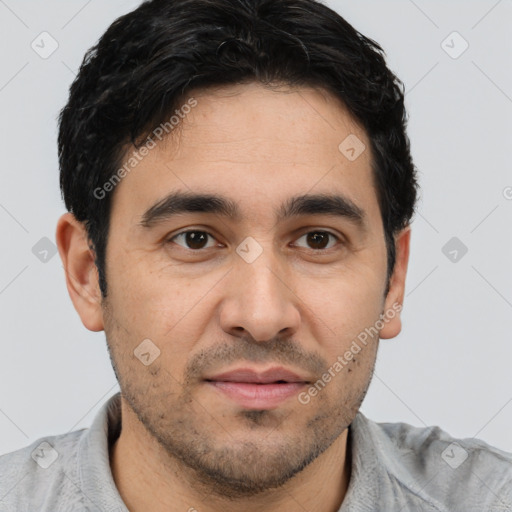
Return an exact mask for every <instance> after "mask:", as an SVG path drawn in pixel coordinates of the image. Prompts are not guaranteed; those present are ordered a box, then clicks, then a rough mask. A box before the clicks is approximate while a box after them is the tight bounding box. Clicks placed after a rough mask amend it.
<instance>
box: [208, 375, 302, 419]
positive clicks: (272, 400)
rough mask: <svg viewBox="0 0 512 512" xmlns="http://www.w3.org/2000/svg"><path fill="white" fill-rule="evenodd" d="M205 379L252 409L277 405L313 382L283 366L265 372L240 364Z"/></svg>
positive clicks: (243, 405) (217, 389) (227, 395)
mask: <svg viewBox="0 0 512 512" xmlns="http://www.w3.org/2000/svg"><path fill="white" fill-rule="evenodd" d="M204 381H205V383H206V384H207V385H209V386H210V387H212V388H213V389H215V390H216V391H218V392H220V393H221V395H223V396H224V397H225V398H228V399H229V400H231V401H234V402H236V403H238V405H240V406H242V407H243V408H244V409H252V410H255V409H258V410H265V409H275V408H277V407H279V405H281V404H282V403H283V402H284V401H285V400H287V399H289V398H291V397H292V396H294V395H296V394H297V393H298V392H299V391H300V390H301V389H302V388H303V387H304V386H307V385H308V384H310V381H309V380H308V379H307V378H306V377H302V376H300V375H298V374H296V373H294V372H292V371H290V370H287V369H285V368H281V367H274V368H270V369H268V370H266V371H263V372H258V371H256V370H253V369H251V368H239V369H236V370H232V371H229V372H225V373H221V374H218V375H214V376H211V377H208V378H206V379H204Z"/></svg>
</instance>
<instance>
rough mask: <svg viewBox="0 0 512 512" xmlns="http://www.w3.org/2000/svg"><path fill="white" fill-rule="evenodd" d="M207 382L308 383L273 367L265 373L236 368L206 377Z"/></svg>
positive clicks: (286, 371) (295, 375)
mask: <svg viewBox="0 0 512 512" xmlns="http://www.w3.org/2000/svg"><path fill="white" fill-rule="evenodd" d="M205 380H208V381H224V382H248V383H256V384H269V383H272V382H278V381H284V382H308V380H307V379H305V378H304V377H301V376H299V375H297V374H296V373H293V372H292V371H290V370H287V369H286V368H282V367H273V368H269V369H268V370H265V371H263V372H262V371H257V370H253V369H252V368H237V369H235V370H231V371H229V372H224V373H219V374H217V375H214V376H212V377H208V378H206V379H205Z"/></svg>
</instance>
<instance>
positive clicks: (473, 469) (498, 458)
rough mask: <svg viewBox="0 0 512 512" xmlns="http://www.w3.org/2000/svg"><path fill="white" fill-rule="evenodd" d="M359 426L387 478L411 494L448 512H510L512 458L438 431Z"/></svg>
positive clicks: (403, 425)
mask: <svg viewBox="0 0 512 512" xmlns="http://www.w3.org/2000/svg"><path fill="white" fill-rule="evenodd" d="M364 422H365V423H366V426H367V428H368V429H369V430H370V431H372V433H373V437H374V438H375V440H376V441H377V443H379V444H380V449H379V452H380V456H381V457H382V461H383V463H384V464H385V465H386V468H387V469H388V471H389V473H390V474H392V475H393V476H394V477H395V478H397V479H398V480H400V482H401V484H402V485H403V486H404V487H406V488H407V489H409V490H410V491H411V492H412V493H415V494H419V495H423V496H425V497H426V498H427V499H431V500H432V502H435V503H441V504H442V505H444V506H445V507H446V508H447V509H448V510H450V511H457V510H461V511H462V510H464V511H465V512H467V511H469V510H475V511H476V510H486V511H505V510H512V453H509V452H505V451H503V450H500V449H499V448H496V447H493V446H491V445H489V444H487V443H486V442H484V441H482V440H480V439H476V438H464V439H458V438H455V437H453V436H451V435H450V434H449V433H448V432H446V431H445V430H443V429H441V428H440V427H438V426H430V427H414V426H412V425H409V424H407V423H376V422H372V421H371V420H369V419H367V418H364Z"/></svg>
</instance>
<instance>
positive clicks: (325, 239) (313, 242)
mask: <svg viewBox="0 0 512 512" xmlns="http://www.w3.org/2000/svg"><path fill="white" fill-rule="evenodd" d="M304 237H306V243H307V245H308V248H309V249H314V250H318V251H322V250H325V249H330V248H331V247H332V245H331V246H330V247H327V245H328V244H329V242H330V238H332V239H334V240H335V241H336V240H339V239H338V237H336V236H335V235H333V234H332V233H330V232H328V231H310V232H309V233H306V234H305V235H302V236H301V237H300V238H304ZM300 238H299V240H300Z"/></svg>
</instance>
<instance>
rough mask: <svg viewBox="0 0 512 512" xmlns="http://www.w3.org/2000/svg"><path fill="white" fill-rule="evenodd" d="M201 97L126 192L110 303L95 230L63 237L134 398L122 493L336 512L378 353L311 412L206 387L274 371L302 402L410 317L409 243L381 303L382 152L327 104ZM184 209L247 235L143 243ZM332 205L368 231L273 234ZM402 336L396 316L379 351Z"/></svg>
mask: <svg viewBox="0 0 512 512" xmlns="http://www.w3.org/2000/svg"><path fill="white" fill-rule="evenodd" d="M191 96H193V97H194V98H195V99H196V100H197V106H196V107H194V108H193V109H192V111H191V112H190V113H189V114H188V115H187V116H186V118H185V119H184V120H183V121H182V124H181V126H180V129H179V130H176V131H175V132H173V133H172V134H171V135H172V136H170V137H169V138H168V140H167V141H166V143H165V144H164V143H158V144H157V146H156V147H155V148H154V149H152V150H151V151H150V152H149V154H148V155H147V156H145V157H144V159H143V160H142V161H141V162H140V163H139V164H138V165H137V167H136V168H135V169H134V170H133V171H132V172H131V173H130V174H128V175H127V176H126V177H125V178H124V179H123V180H122V181H121V182H120V183H119V185H117V187H116V189H115V195H114V198H113V205H112V213H111V223H110V231H109V238H108V246H107V259H106V276H107V285H108V297H107V299H106V300H104V301H102V300H101V295H100V291H99V285H98V274H97V271H96V268H95V266H94V259H93V255H92V253H91V251H90V249H89V248H88V246H87V243H86V237H85V230H84V227H83V226H82V225H81V224H80V223H78V222H77V221H76V220H75V219H74V218H73V216H72V215H71V214H69V213H68V214H65V215H63V216H62V217H61V219H60V220H59V224H58V227H57V242H58V246H59V252H60V255H61V258H62V260H63V263H64V268H65V269H66V278H67V285H68V290H69V293H70V296H71V298H72V300H73V303H74V305H75V308H76V309H77V311H78V313H79V315H80V317H81V319H82V322H83V323H84V325H85V326H86V327H87V328H88V329H90V330H92V331H99V330H105V333H106V337H107V341H108V346H109V351H110V354H111V359H112V362H113V364H114V368H115V371H116V375H117V377H118V379H119V384H120V388H121V392H122V432H121V435H120V438H119V440H118V441H117V443H116V444H115V446H114V448H113V450H112V452H111V467H112V472H113V476H114V479H115V482H116V485H117V487H118V489H119V492H120V494H121V496H122V498H123V500H124V501H125V503H126V504H127V506H128V507H129V509H130V510H131V511H139V510H140V511H142V510H148V507H149V506H150V505H151V506H150V508H151V510H153V511H157V512H158V511H160V510H162V511H163V510H166V511H174V510H188V509H189V508H190V507H194V508H195V509H197V510H198V511H201V512H203V511H220V510H222V511H223V512H226V511H231V510H233V511H234V510H237V511H238V510H245V511H253V510H254V511H256V510H273V511H296V510H301V509H302V508H301V507H304V509H306V510H309V511H320V510H321V511H329V510H332V511H336V510H338V508H339V506H340V505H341V502H342V501H343V497H344V495H345V493H346V489H347V486H348V483H349V479H350V458H349V454H350V445H349V444H348V445H347V433H348V430H347V427H348V426H349V425H350V423H351V422H352V420H353V419H354V417H355V415H356V413H357V411H358V409H359V406H360V404H361V402H362V400H363V398H364V396H365V393H366V391H367V389H368V386H369V383H370V380H371V375H372V371H373V367H374V364H375V358H376V352H377V347H378V337H375V338H374V339H371V338H369V341H368V344H367V345H366V346H364V347H363V348H362V350H361V351H360V352H359V353H358V354H357V355H355V356H354V358H353V359H352V360H351V361H349V362H348V364H347V365H346V366H344V367H343V369H342V370H341V371H339V372H338V373H336V376H335V377H333V378H332V379H331V381H330V382H329V383H328V384H327V385H326V386H325V388H323V389H322V390H321V391H319V392H318V394H317V395H316V396H314V397H312V398H311V400H310V402H309V403H308V404H306V405H304V404H302V403H300V401H299V400H298V392H297V393H295V394H294V395H293V396H291V397H289V398H287V399H286V400H284V401H282V402H281V403H279V404H278V405H276V406H272V407H267V408H263V409H261V408H260V409H257V408H256V409H255V408H251V407H248V406H244V405H240V403H238V402H237V401H235V400H233V399H231V398H230V397H228V396H226V394H225V393H223V392H222V391H219V390H218V389H217V388H216V387H215V386H212V385H211V384H210V383H208V382H206V381H205V380H204V379H206V378H207V377H211V376H213V375H215V374H219V373H221V372H225V371H229V370H232V369H236V368H252V369H254V370H255V371H264V370H266V369H268V368H271V367H276V366H279V367H284V368H287V369H289V370H291V371H293V372H295V373H296V374H298V375H299V376H301V377H302V378H303V380H306V381H308V382H309V384H303V387H302V388H301V389H300V391H304V390H306V391H307V389H308V388H309V387H310V386H311V385H312V383H315V382H316V381H317V380H318V379H320V378H321V377H322V374H323V373H325V372H326V371H327V369H328V368H329V367H332V365H333V364H334V363H335V362H336V360H337V358H338V356H340V355H343V354H344V353H345V352H346V351H347V350H349V349H350V346H351V343H352V341H353V340H355V339H356V338H357V336H358V334H359V333H361V332H362V331H364V329H365V328H367V327H371V326H374V324H375V323H376V322H377V321H378V320H379V315H381V314H383V313H385V312H386V311H388V310H391V309H393V304H395V305H396V304H402V303H403V295H404V282H405V275H406V270H407V262H408V255H409V243H410V230H409V228H406V229H405V230H403V231H402V232H401V233H399V234H398V236H397V237H396V247H397V258H396V265H395V269H394V273H393V276H392V279H391V282H390V289H389V292H388V294H387V296H384V293H385V289H386V269H387V261H386V245H385V239H384V231H383V226H382V219H381V214H380V211H379V206H378V202H377V194H376V190H375V188H374V186H373V179H372V173H371V167H370V163H371V153H370V149H369V148H370V143H369V140H368V137H367V136H366V134H365V132H364V130H363V129H362V128H361V127H360V126H358V124H356V123H355V122H354V121H353V119H352V118H351V116H350V115H349V114H348V113H347V111H346V110H345V108H344V107H343V105H342V104H341V103H340V102H339V101H338V100H337V99H336V98H334V97H333V96H331V95H329V94H328V93H327V92H322V91H320V90H319V89H316V90H314V89H310V88H300V89H289V88H284V87H283V88H282V90H280V91H274V90H269V89H266V88H264V87H263V86H261V85H257V84H248V85H239V86H230V87H223V88H219V89H216V90H208V91H203V92H201V91H194V92H193V93H191ZM349 134H355V135H356V136H357V137H358V138H359V139H360V140H361V141H363V143H364V144H365V145H366V148H367V149H366V151H364V152H363V153H362V154H361V155H360V156H359V157H358V158H357V159H356V160H355V161H349V160H348V159H347V158H346V157H345V156H344V155H343V154H342V153H341V152H340V150H339V149H338V146H339V144H340V143H341V142H342V141H343V140H344V139H345V138H346V137H347V136H348V135H349ZM130 153H131V151H130ZM177 191H181V192H189V193H202V194H217V195H221V196H223V197H225V198H227V199H229V200H231V201H232V202H234V203H236V204H237V205H238V208H239V210H240V214H241V218H240V219H239V220H233V219H230V218H228V217H223V216H221V215H218V214H212V213H202V212H193V213H184V214H180V215H176V216H174V217H171V218H169V219H167V220H162V221H161V222H159V223H155V224H154V225H153V226H152V227H150V228H148V227H143V226H142V225H141V220H142V216H143V214H144V213H145V212H146V211H147V210H148V209H149V208H150V207H151V206H153V205H154V204H155V203H157V202H158V201H160V200H161V199H163V198H164V197H165V196H166V195H168V194H169V193H172V192H177ZM334 193H336V194H340V195H343V196H344V197H346V198H348V199H350V200H351V201H352V202H353V203H354V204H355V205H357V206H358V207H359V208H360V209H361V210H362V211H363V212H364V226H361V225H358V224H357V223H356V222H354V221H353V220H351V219H349V218H346V217H341V216H334V215H328V214H306V215H299V216H293V217H290V218H286V219H284V220H281V221H279V222H278V221H277V220H276V217H275V210H278V209H279V208H280V207H281V205H282V204H283V203H286V201H287V200H288V199H289V198H291V197H293V196H298V195H305V194H315V195H316V194H334ZM185 230H193V231H199V232H202V233H205V232H206V233H208V234H209V235H210V236H208V237H207V238H206V239H204V240H203V241H202V242H201V239H199V235H201V233H196V235H195V236H196V238H195V239H194V240H195V242H192V241H191V240H192V239H190V238H189V239H188V243H189V244H190V245H188V246H187V238H186V237H185V235H181V236H179V237H176V235H177V234H179V233H181V232H183V231H185ZM312 232H313V233H312ZM315 232H316V233H320V234H319V235H317V237H316V238H315V236H314V233H315ZM325 232H329V233H332V234H333V235H334V237H329V236H328V235H326V234H325ZM308 233H309V234H310V235H309V236H308ZM172 237H174V238H173V240H170V239H171V238H172ZM247 237H252V238H253V239H254V240H256V241H257V243H258V244H259V246H260V247H261V249H262V252H261V254H260V255H259V256H258V257H257V258H256V259H255V260H254V261H252V262H250V263H248V262H247V261H245V260H244V259H243V258H242V257H241V256H240V255H239V254H238V253H237V252H236V249H237V247H238V246H239V245H240V244H241V243H242V242H243V241H244V240H245V239H246V238H247ZM336 237H338V239H336ZM198 240H199V241H198ZM315 243H316V245H315ZM187 247H189V248H187ZM190 247H192V248H190ZM194 247H196V248H195V249H194ZM201 247H202V248H201ZM322 248H325V249H324V251H322V250H321V249H322ZM251 250H254V248H252V249H251ZM194 251H195V252H194ZM400 329H401V323H400V316H399V314H398V313H397V314H396V315H395V316H394V318H392V319H390V320H389V321H388V322H387V323H385V325H384V327H383V328H382V329H381V331H380V338H392V337H394V336H396V335H397V334H398V333H399V332H400ZM145 339H150V340H151V341H152V343H153V344H154V345H156V346H157V347H158V349H159V350H160V355H159V357H158V358H156V359H155V360H154V362H152V363H151V364H150V365H148V366H145V365H144V364H142V362H141V361H140V360H139V359H138V358H137V357H136V356H135V355H134V350H135V349H136V348H137V347H138V346H139V345H140V343H141V342H142V341H143V340H145Z"/></svg>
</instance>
